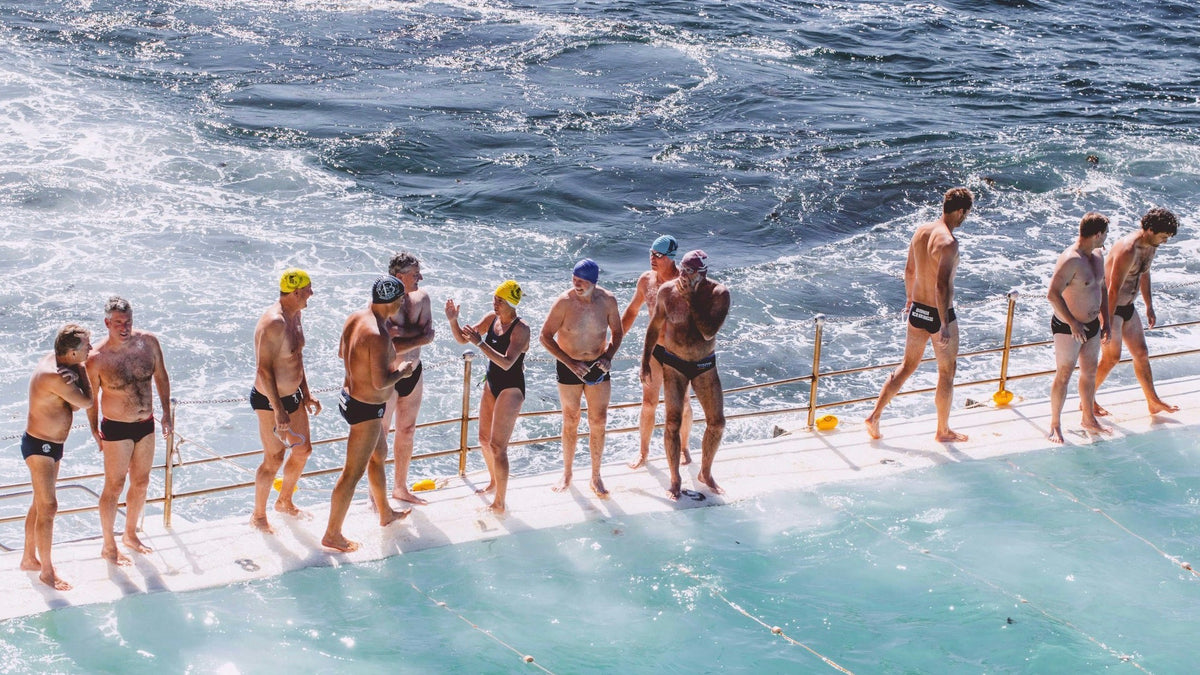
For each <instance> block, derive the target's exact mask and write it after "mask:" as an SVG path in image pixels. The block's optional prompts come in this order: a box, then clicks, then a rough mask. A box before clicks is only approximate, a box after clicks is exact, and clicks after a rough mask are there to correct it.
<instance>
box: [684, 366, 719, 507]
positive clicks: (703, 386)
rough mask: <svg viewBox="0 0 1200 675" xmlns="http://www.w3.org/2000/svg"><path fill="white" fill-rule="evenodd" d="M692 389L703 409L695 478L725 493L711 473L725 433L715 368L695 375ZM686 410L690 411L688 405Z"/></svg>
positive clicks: (717, 376)
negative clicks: (698, 458) (698, 462)
mask: <svg viewBox="0 0 1200 675" xmlns="http://www.w3.org/2000/svg"><path fill="white" fill-rule="evenodd" d="M692 391H694V392H696V400H697V401H699V402H700V407H701V408H703V409H704V440H703V441H702V444H701V446H700V448H701V451H700V473H698V474H696V480H698V481H700V482H701V483H703V484H705V485H707V486H708V489H710V490H712V491H713V493H714V494H718V495H720V494H725V491H724V490H722V489H721V487H720V486H718V485H717V481H715V480H713V475H712V467H713V460H715V459H716V458H717V448H719V447H720V446H721V438H722V437H723V436H724V435H725V395H724V393H723V392H722V390H721V377H720V375H718V374H717V369H716V368H713V369H712V370H709V371H707V372H704V373H701V374H699V375H697V376H696V379H694V380H692ZM688 412H691V409H690V407H689V409H688Z"/></svg>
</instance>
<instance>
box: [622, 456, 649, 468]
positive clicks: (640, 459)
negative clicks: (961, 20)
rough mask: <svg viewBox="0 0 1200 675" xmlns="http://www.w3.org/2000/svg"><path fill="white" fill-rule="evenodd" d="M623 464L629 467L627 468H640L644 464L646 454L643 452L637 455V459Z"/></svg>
mask: <svg viewBox="0 0 1200 675" xmlns="http://www.w3.org/2000/svg"><path fill="white" fill-rule="evenodd" d="M625 466H628V467H629V468H631V469H640V468H642V467H643V466H646V455H645V453H643V454H641V455H639V456H638V458H637V459H635V460H633V461H632V462H630V463H628V464H626V465H625Z"/></svg>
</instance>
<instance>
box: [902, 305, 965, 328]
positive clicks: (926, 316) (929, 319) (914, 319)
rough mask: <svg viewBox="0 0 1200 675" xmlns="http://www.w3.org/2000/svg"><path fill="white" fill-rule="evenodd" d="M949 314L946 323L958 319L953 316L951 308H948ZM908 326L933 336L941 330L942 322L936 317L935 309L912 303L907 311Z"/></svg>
mask: <svg viewBox="0 0 1200 675" xmlns="http://www.w3.org/2000/svg"><path fill="white" fill-rule="evenodd" d="M949 314H950V318H949V319H946V323H950V322H952V321H954V320H955V319H957V318H958V317H957V316H956V315H955V314H954V308H953V307H951V308H950V311H949ZM908 325H910V326H912V327H913V328H919V329H921V330H923V331H925V332H927V333H930V334H933V333H936V332H938V331H940V330H941V329H942V320H941V318H940V317H938V311H937V307H930V306H929V305H922V304H921V303H919V302H914V303H913V304H912V307H911V308H910V309H909V310H908Z"/></svg>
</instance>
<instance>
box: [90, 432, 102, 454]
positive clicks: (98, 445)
mask: <svg viewBox="0 0 1200 675" xmlns="http://www.w3.org/2000/svg"><path fill="white" fill-rule="evenodd" d="M92 438H94V439H96V452H104V444H103V443H101V442H100V441H103V440H104V434H102V433H100V430H99V429H93V430H92Z"/></svg>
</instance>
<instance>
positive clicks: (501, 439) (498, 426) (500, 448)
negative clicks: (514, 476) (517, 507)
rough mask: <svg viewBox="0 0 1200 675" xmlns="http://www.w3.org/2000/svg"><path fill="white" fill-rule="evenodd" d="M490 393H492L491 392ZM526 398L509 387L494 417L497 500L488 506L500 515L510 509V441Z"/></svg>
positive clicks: (494, 463)
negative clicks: (507, 500) (507, 499)
mask: <svg viewBox="0 0 1200 675" xmlns="http://www.w3.org/2000/svg"><path fill="white" fill-rule="evenodd" d="M489 393H490V392H489ZM524 402H525V396H524V395H523V394H522V393H521V390H520V389H516V388H514V387H509V388H508V389H502V390H501V391H500V397H499V398H498V399H496V407H495V413H494V414H493V416H492V430H491V439H492V442H491V455H492V465H493V466H494V467H495V469H494V470H493V480H494V482H495V484H496V498H495V499H493V500H492V503H491V504H490V505H488V510H490V511H491V512H492V513H495V514H497V515H500V514H502V513H504V512H505V510H506V509H507V508H508V504H507V502H506V501H505V499H506V497H507V496H508V440H509V439H510V438H511V437H512V432H513V427H515V426H516V424H517V414H518V413H520V412H521V405H522V404H523V403H524Z"/></svg>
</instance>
